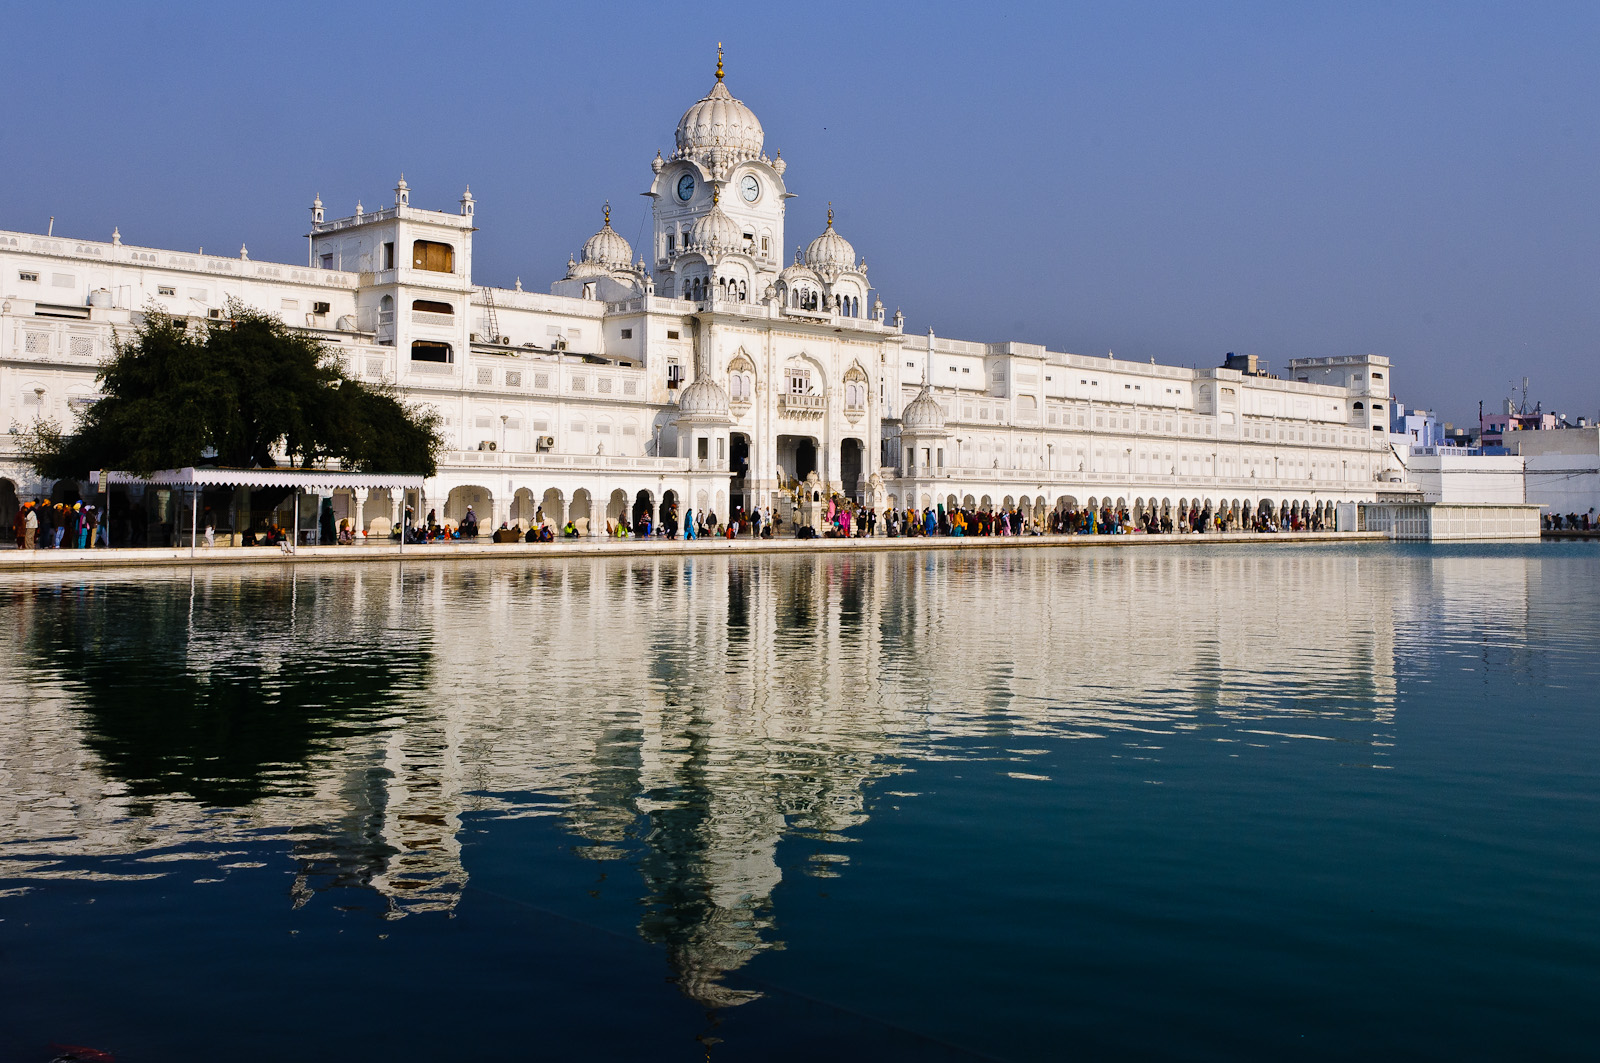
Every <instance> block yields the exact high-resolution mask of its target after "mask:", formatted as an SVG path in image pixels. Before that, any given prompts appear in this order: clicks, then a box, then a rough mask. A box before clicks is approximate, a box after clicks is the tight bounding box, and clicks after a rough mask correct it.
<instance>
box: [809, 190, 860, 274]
mask: <svg viewBox="0 0 1600 1063" xmlns="http://www.w3.org/2000/svg"><path fill="white" fill-rule="evenodd" d="M806 265H808V266H810V267H811V268H812V269H833V270H845V269H855V268H856V249H855V248H854V247H851V246H850V241H849V240H846V239H845V238H844V237H842V236H840V235H839V234H838V233H836V232H834V231H833V207H832V206H831V205H830V206H829V207H828V227H827V228H826V229H824V230H822V235H821V236H819V237H817V238H816V239H815V240H813V241H811V246H810V247H808V248H806Z"/></svg>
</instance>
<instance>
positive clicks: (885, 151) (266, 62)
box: [0, 0, 1600, 422]
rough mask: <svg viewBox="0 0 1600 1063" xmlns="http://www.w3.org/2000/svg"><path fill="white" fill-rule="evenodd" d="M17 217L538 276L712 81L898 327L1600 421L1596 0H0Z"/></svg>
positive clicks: (32, 226) (180, 240)
mask: <svg viewBox="0 0 1600 1063" xmlns="http://www.w3.org/2000/svg"><path fill="white" fill-rule="evenodd" d="M4 25H5V29H6V37H7V45H6V49H5V51H6V62H5V63H4V64H0V99H4V100H5V101H6V106H5V107H4V108H0V133H3V141H0V142H3V143H4V145H5V149H4V153H3V158H4V164H3V166H0V228H11V229H21V230H24V231H42V230H43V229H44V228H45V226H46V225H47V223H48V218H49V216H50V215H52V214H53V215H55V218H56V232H57V233H58V234H66V235H71V236H81V237H89V238H98V239H107V238H109V237H110V234H111V230H112V227H113V226H119V227H120V228H121V231H122V236H123V239H124V241H126V242H128V243H138V244H147V245H154V246H157V247H175V248H190V247H200V246H204V247H206V248H207V249H209V250H212V251H218V252H224V253H228V254H233V253H236V252H237V250H238V248H239V245H240V244H241V243H244V244H248V245H249V247H250V253H251V257H252V258H256V259H276V260H286V261H301V260H302V259H303V257H304V254H305V241H304V239H303V236H304V233H305V231H306V225H307V222H308V220H309V214H308V213H307V207H308V206H309V204H310V202H311V199H312V196H313V195H315V194H317V193H321V195H322V198H323V200H324V202H325V203H326V204H327V205H328V208H329V211H330V215H341V214H347V213H350V212H352V211H353V210H354V207H355V203H356V200H357V199H361V200H363V201H364V202H365V204H366V205H368V206H372V207H376V206H381V205H383V204H385V203H390V202H392V201H393V192H392V188H393V185H394V183H395V179H396V177H397V176H398V175H399V174H400V172H401V171H404V172H405V175H406V178H407V180H408V181H409V182H410V184H411V186H412V189H413V194H412V202H413V203H414V204H416V205H417V206H425V207H435V208H443V209H450V210H454V209H456V207H455V203H456V200H457V199H458V198H459V197H460V194H461V191H462V188H463V187H464V186H465V185H467V184H469V183H470V184H471V186H472V191H473V195H474V196H475V197H476V198H477V200H478V204H479V206H478V215H477V217H478V223H479V225H480V226H481V229H482V231H481V232H480V233H479V234H478V242H477V244H476V247H475V252H476V253H475V256H474V258H475V261H474V279H475V280H476V281H477V282H478V283H486V284H500V285H510V284H511V283H512V282H513V281H514V280H515V279H516V278H517V277H521V279H522V282H523V284H524V285H525V286H526V287H529V288H534V289H544V288H546V287H547V286H548V285H549V284H550V282H551V281H553V280H555V279H556V278H557V277H559V276H560V275H561V274H562V273H564V272H565V263H566V260H567V256H568V255H569V254H572V253H573V252H575V251H576V250H577V249H578V248H579V246H580V245H581V244H582V242H583V240H584V239H585V238H586V237H587V236H588V235H589V234H590V233H592V232H593V231H594V230H595V229H596V228H597V227H598V225H599V221H600V205H601V203H602V201H604V200H607V199H609V200H610V201H611V203H612V204H613V207H614V209H615V223H616V227H617V228H618V230H619V231H621V232H622V233H623V235H624V236H626V237H628V238H629V239H630V240H631V241H633V242H634V244H635V247H636V248H637V247H638V246H639V244H640V238H641V237H642V236H645V234H647V233H648V217H649V215H648V206H647V204H648V200H646V199H644V198H641V197H640V196H639V193H640V192H642V191H644V190H645V189H646V188H647V187H648V186H649V182H650V178H651V172H650V168H649V161H650V159H651V158H652V157H654V155H655V153H656V151H657V150H658V149H662V150H664V151H666V152H668V153H670V151H671V146H672V132H673V128H674V127H675V125H676V123H677V121H678V118H679V116H680V115H681V114H682V113H683V111H684V109H685V108H687V107H688V106H689V105H690V104H692V103H693V102H694V101H695V100H697V99H699V98H700V97H701V96H702V95H704V94H705V93H706V92H707V91H708V90H709V89H710V87H711V85H712V82H713V70H714V66H715V61H716V43H717V41H719V40H721V41H723V42H724V44H725V45H726V49H727V68H728V85H729V88H730V89H731V91H732V92H733V94H734V95H735V96H738V97H739V98H741V99H742V100H744V101H745V102H746V103H747V104H749V105H750V107H751V108H752V109H753V110H754V111H755V112H756V114H757V116H758V117H760V119H761V122H762V125H763V126H764V127H765V129H766V135H767V141H766V143H767V150H768V152H769V153H770V152H772V151H774V150H777V149H781V150H782V152H783V157H784V159H785V160H786V161H787V162H788V163H789V170H788V172H787V173H786V174H785V179H786V181H787V182H788V183H789V188H790V191H792V192H795V193H797V194H798V198H796V199H793V200H790V203H789V213H788V218H787V236H788V242H789V244H790V245H791V247H790V248H789V254H791V255H792V254H793V245H795V244H803V243H805V242H807V241H809V240H810V239H811V238H812V237H813V236H814V235H816V233H817V232H820V231H821V229H822V226H823V223H824V216H825V212H826V209H827V203H828V201H830V200H831V201H832V202H833V205H834V209H835V211H836V213H837V227H838V229H839V231H840V232H841V233H842V234H843V235H844V236H846V237H847V238H848V239H850V240H851V241H852V242H853V243H854V244H855V247H856V250H857V253H858V254H860V255H861V256H863V257H864V258H865V259H866V260H867V262H868V264H869V266H870V268H871V272H870V276H871V278H872V280H873V281H874V283H875V285H876V286H877V287H878V290H879V295H880V297H881V298H882V299H883V301H884V303H885V304H886V305H887V306H888V307H889V308H890V311H891V313H892V312H893V310H894V309H895V308H901V309H903V310H904V311H905V313H906V318H907V322H906V327H907V329H908V330H909V331H915V332H921V331H924V330H926V329H927V328H929V327H932V328H933V329H934V330H935V331H937V332H938V333H939V334H940V335H946V336H953V337H958V338H962V339H973V340H991V341H992V340H1003V339H1014V340H1022V341H1026V342H1034V343H1045V344H1047V345H1049V346H1050V347H1051V348H1052V349H1055V350H1066V351H1072V352H1076V353H1081V354H1097V355H1103V354H1105V353H1106V351H1108V350H1111V351H1115V352H1116V354H1117V356H1118V357H1119V358H1130V359H1138V360H1148V359H1150V358H1152V357H1154V358H1155V359H1156V360H1158V361H1162V362H1169V363H1173V364H1182V365H1214V364H1220V361H1221V359H1222V357H1223V355H1224V354H1225V353H1227V352H1229V351H1236V352H1239V353H1253V354H1258V355H1261V356H1262V357H1264V358H1266V359H1267V360H1268V361H1269V363H1270V365H1271V366H1272V367H1273V368H1274V369H1279V368H1282V367H1283V365H1284V363H1285V362H1286V361H1287V360H1288V359H1289V358H1291V357H1311V356H1323V355H1332V354H1346V353H1365V352H1375V353H1379V354H1385V355H1388V356H1389V357H1390V358H1391V359H1393V361H1394V365H1395V370H1394V379H1395V383H1396V391H1397V395H1398V397H1399V398H1400V399H1401V400H1403V401H1405V402H1406V403H1407V404H1409V405H1419V406H1431V407H1435V408H1436V409H1438V411H1439V412H1440V414H1441V416H1442V417H1444V418H1445V419H1447V420H1454V421H1457V422H1462V421H1467V420H1470V419H1473V418H1475V417H1476V412H1477V403H1478V400H1480V399H1483V400H1485V401H1486V403H1487V405H1488V407H1489V408H1491V409H1492V408H1494V407H1495V406H1496V405H1497V404H1498V403H1499V402H1500V401H1501V400H1503V399H1504V397H1505V396H1506V395H1507V393H1508V391H1509V384H1510V382H1511V381H1512V380H1519V381H1520V378H1521V377H1523V376H1528V377H1531V378H1532V387H1531V391H1530V395H1531V396H1532V397H1533V398H1542V399H1543V400H1544V402H1545V408H1546V409H1547V410H1550V409H1556V410H1559V411H1560V412H1563V413H1567V414H1569V415H1570V416H1579V415H1583V416H1588V417H1591V418H1593V417H1595V415H1596V413H1597V410H1600V372H1597V371H1596V355H1597V337H1600V329H1597V325H1600V202H1597V200H1600V195H1597V194H1600V91H1597V88H1600V63H1597V59H1600V3H1595V2H1588V3H1573V4H1560V3H1527V2H1523V3H1504V4H1483V3H1468V2H1457V3H1440V4H1420V3H1419V4H1411V3H1361V2H1348V0H1347V2H1341V3H1329V4H1315V3H1290V4H1284V3H1260V4H1230V3H1192V2H1185V3H1172V4H1163V3H1155V2H1148V3H1143V2H1142V3H1137V4H1099V5H1092V6H1090V5H1075V4H1056V3H1052V4H1037V5H1015V6H1013V5H1007V4H1003V3H974V2H966V3H958V4H934V3H929V4H922V5H906V6H892V5H887V4H860V3H856V4H844V5H839V6H832V5H829V4H827V3H810V4H805V5H780V4H751V3H747V4H722V5H718V4H710V5H702V4H649V5H646V4H640V5H632V4H627V3H610V4H584V5H579V4H564V5H551V6H549V7H546V6H544V5H536V4H527V3H514V4H512V3H508V4H486V5H470V4H449V5H446V4H440V5H437V6H435V5H429V4H420V3H412V4H394V3H388V4H373V5H366V6H363V5H355V4H351V5H330V4H316V5H305V6H301V5H297V4H286V3H284V4H277V3H275V4H253V5H233V4H217V3H203V4H202V3H192V4H176V3H175V4H161V3H148V4H143V5H138V6H133V5H127V4H103V5H102V4H96V3H87V4H84V3H80V4H72V5H66V4H32V5H24V4H10V5H7V6H6V9H5V16H4Z"/></svg>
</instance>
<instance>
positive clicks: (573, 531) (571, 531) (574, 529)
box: [561, 520, 578, 539]
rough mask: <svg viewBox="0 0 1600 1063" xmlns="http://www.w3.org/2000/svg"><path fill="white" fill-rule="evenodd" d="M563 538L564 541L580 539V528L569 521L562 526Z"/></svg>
mask: <svg viewBox="0 0 1600 1063" xmlns="http://www.w3.org/2000/svg"><path fill="white" fill-rule="evenodd" d="M561 537H562V538H563V539H576V538H577V537H578V526H577V525H576V524H574V523H572V521H570V520H569V521H567V523H565V524H563V525H562V526H561Z"/></svg>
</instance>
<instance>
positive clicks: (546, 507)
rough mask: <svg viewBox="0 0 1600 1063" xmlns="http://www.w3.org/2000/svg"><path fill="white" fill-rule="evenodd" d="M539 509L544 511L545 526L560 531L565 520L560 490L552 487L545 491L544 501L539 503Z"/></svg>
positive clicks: (565, 515)
mask: <svg viewBox="0 0 1600 1063" xmlns="http://www.w3.org/2000/svg"><path fill="white" fill-rule="evenodd" d="M539 508H540V509H541V510H543V511H544V522H545V524H547V525H549V526H550V527H552V528H554V529H555V530H556V531H560V530H561V524H562V522H563V521H565V520H566V519H567V514H566V509H565V506H564V501H563V499H562V495H561V491H560V489H559V488H555V487H552V488H550V489H549V490H547V491H545V493H544V499H543V500H542V501H540V503H539Z"/></svg>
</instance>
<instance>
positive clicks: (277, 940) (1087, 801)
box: [0, 543, 1600, 1061]
mask: <svg viewBox="0 0 1600 1063" xmlns="http://www.w3.org/2000/svg"><path fill="white" fill-rule="evenodd" d="M1597 585H1600V550H1597V549H1596V548H1595V547H1594V546H1593V545H1590V544H1581V543H1575V544H1526V545H1515V546H1512V545H1481V544H1466V545H1459V546H1450V547H1429V546H1397V545H1389V544H1334V545H1310V546H1280V547H1274V546H1272V545H1268V544H1246V545H1241V546H1237V547H1235V546H1182V545H1175V546H1172V547H1170V548H1165V547H1164V548H1152V549H1140V550H1125V549H1115V548H1076V549H1053V548H1034V549H1027V550H1016V549H1004V548H997V549H993V550H970V551H959V552H940V551H928V552H896V553H881V552H880V553H872V552H864V553H829V554H825V555H824V554H818V555H804V554H801V555H793V554H785V555H769V556H764V555H750V556H744V555H736V556H727V557H681V556H660V555H658V556H651V557H634V558H592V559H591V558H574V559H566V560H560V559H540V558H537V557H532V558H527V559H516V560H505V561H470V560H463V561H460V562H453V561H441V560H438V559H437V558H435V557H428V558H425V559H423V560H420V561H416V562H412V561H406V562H405V563H404V564H403V565H401V564H389V563H374V564H354V565H343V564H316V565H300V566H296V565H293V564H291V563H287V562H285V563H283V564H277V565H261V566H249V567H242V568H219V567H212V568H195V569H188V568H173V569H170V570H161V571H159V572H140V573H118V572H115V571H106V572H86V573H72V572H60V573H40V574H34V575H22V576H16V577H8V578H7V579H6V581H5V582H4V583H0V603H3V609H4V617H5V620H4V629H3V630H4V636H3V638H0V683H3V684H4V686H3V689H4V690H5V692H6V693H5V696H4V698H3V699H0V701H3V707H0V842H3V844H0V957H3V958H0V972H3V973H0V1058H4V1059H17V1060H33V1059H39V1060H44V1059H48V1058H49V1055H50V1051H51V1050H50V1049H49V1047H48V1046H50V1045H51V1044H52V1043H59V1044H73V1045H86V1046H94V1047H95V1048H98V1049H101V1050H104V1051H106V1052H110V1053H114V1054H115V1055H116V1056H117V1057H118V1058H119V1059H128V1060H140V1059H148V1060H180V1059H228V1060H231V1061H240V1060H258V1059H259V1060H284V1059H384V1060H411V1059H418V1060H421V1059H428V1060H437V1059H467V1058H563V1059H651V1060H704V1059H706V1058H710V1059H713V1060H773V1059H795V1060H814V1059H829V1058H837V1059H857V1058H859V1059H878V1060H882V1059H906V1060H938V1059H950V1060H965V1059H1003V1060H1031V1059H1043V1058H1087V1059H1099V1058H1129V1057H1172V1056H1181V1057H1184V1058H1216V1059H1224V1058H1240V1057H1255V1058H1274V1059H1277V1058H1285V1057H1289V1058H1296V1059H1326V1060H1346V1059H1350V1058H1360V1057H1370V1056H1379V1055H1381V1056H1389V1057H1395V1058H1410V1059H1440V1060H1445V1059H1449V1060H1456V1059H1463V1058H1510V1057H1514V1056H1522V1055H1532V1056H1543V1057H1553V1056H1562V1055H1577V1054H1579V1053H1581V1052H1587V1051H1589V1050H1592V1046H1593V1044H1594V1043H1595V1038H1596V1035H1597V1034H1600V1029H1597V1026H1596V1020H1595V1011H1594V1000H1595V995H1596V991H1597V989H1600V975H1597V973H1596V972H1600V909H1597V908H1596V906H1595V904H1594V898H1595V896H1596V895H1597V891H1600V719H1597V716H1600V697H1597V696H1596V680H1597V678H1600V635H1597V633H1596V625H1595V623H1594V609H1595V599H1594V592H1595V588H1596V586H1597Z"/></svg>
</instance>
